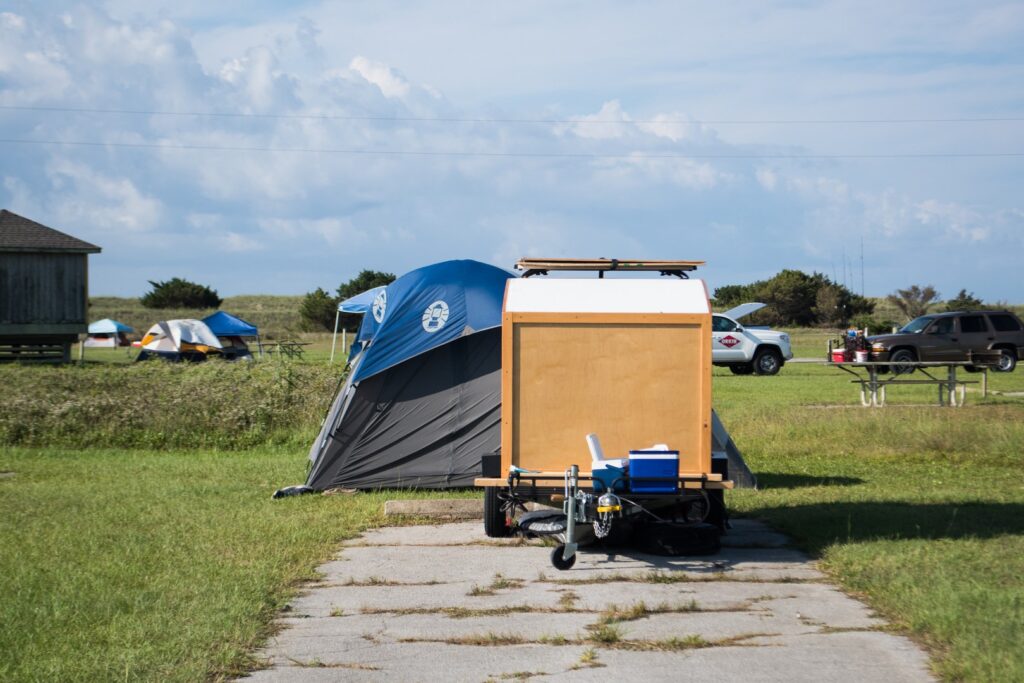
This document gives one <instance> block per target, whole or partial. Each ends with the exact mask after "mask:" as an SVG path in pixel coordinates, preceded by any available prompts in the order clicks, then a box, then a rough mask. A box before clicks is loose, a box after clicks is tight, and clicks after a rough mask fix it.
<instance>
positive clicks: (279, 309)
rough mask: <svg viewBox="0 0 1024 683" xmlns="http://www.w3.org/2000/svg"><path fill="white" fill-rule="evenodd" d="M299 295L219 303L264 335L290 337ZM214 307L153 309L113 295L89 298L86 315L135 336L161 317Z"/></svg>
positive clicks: (298, 324) (199, 314)
mask: <svg viewBox="0 0 1024 683" xmlns="http://www.w3.org/2000/svg"><path fill="white" fill-rule="evenodd" d="M301 305H302V297H301V296H270V295H259V296H255V295H253V296H229V297H227V298H225V299H224V302H223V303H222V304H221V305H220V310H222V311H227V312H229V313H231V314H233V315H236V316H238V317H239V318H242V319H244V320H248V321H249V322H251V323H253V324H254V325H256V327H258V328H259V329H260V333H261V335H262V336H264V337H265V338H267V339H283V338H288V337H294V336H296V335H297V334H299V333H300V332H301V331H303V325H302V319H301V317H300V316H299V306H301ZM214 310H215V309H212V308H211V309H186V308H182V309H176V308H175V309H154V308H146V307H145V306H143V305H142V304H141V303H140V302H139V300H138V299H134V298H127V297H116V296H98V297H92V298H91V299H89V319H90V320H99V319H101V318H113V319H114V320H119V321H121V322H123V323H125V324H126V325H131V326H132V327H134V328H135V336H137V337H141V335H143V334H145V332H146V330H148V329H149V327H150V326H151V325H152V324H153V323H156V322H159V321H161V320H174V319H176V318H197V319H202V318H205V317H206V316H208V315H210V314H211V313H213V312H214Z"/></svg>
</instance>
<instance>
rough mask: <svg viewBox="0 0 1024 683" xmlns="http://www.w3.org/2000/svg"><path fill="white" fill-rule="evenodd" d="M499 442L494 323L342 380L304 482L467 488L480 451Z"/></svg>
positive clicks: (340, 485) (489, 449)
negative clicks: (353, 380)
mask: <svg viewBox="0 0 1024 683" xmlns="http://www.w3.org/2000/svg"><path fill="white" fill-rule="evenodd" d="M352 372H353V374H354V372H355V368H353V370H352ZM500 442H501V329H500V328H493V329H489V330H484V331H482V332H477V333H475V334H470V335H468V336H465V337H461V338H459V339H456V340H455V341H452V342H450V343H448V344H445V345H443V346H440V347H438V348H435V349H432V350H430V351H428V352H426V353H423V354H420V355H418V356H415V357H413V358H410V359H409V360H407V361H405V362H403V363H400V364H399V365H396V366H394V367H392V368H389V369H387V370H385V371H383V372H380V373H378V374H376V375H373V376H371V377H368V378H366V379H364V380H362V381H360V382H359V383H358V384H357V385H352V384H350V383H349V384H346V385H345V387H344V388H343V389H342V390H341V391H340V392H339V393H338V396H337V398H336V399H335V402H334V405H332V406H331V410H330V411H329V413H328V415H327V419H326V421H325V422H324V426H323V428H322V430H321V432H320V436H318V437H317V440H316V442H315V443H314V445H313V449H312V451H311V453H310V456H311V458H312V460H313V466H312V469H311V470H310V473H309V477H308V479H307V481H306V484H307V485H308V486H311V487H312V488H314V489H316V490H321V491H322V490H326V489H332V488H353V489H372V488H403V487H415V488H452V487H459V486H472V485H473V479H474V478H475V477H478V476H480V458H481V456H482V455H484V454H486V453H491V452H494V451H495V450H497V448H498V446H499V444H500Z"/></svg>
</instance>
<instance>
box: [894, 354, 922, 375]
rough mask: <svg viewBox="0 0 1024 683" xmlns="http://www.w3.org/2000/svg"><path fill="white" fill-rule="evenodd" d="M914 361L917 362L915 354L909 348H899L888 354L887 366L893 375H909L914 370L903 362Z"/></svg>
mask: <svg viewBox="0 0 1024 683" xmlns="http://www.w3.org/2000/svg"><path fill="white" fill-rule="evenodd" d="M915 362H917V354H916V353H914V352H913V351H911V350H910V349H900V350H899V351H897V352H896V353H894V354H892V355H891V356H889V367H890V369H892V373H893V374H894V375H909V374H910V373H912V372H913V371H914V368H913V367H908V366H907V365H905V364H906V363H915Z"/></svg>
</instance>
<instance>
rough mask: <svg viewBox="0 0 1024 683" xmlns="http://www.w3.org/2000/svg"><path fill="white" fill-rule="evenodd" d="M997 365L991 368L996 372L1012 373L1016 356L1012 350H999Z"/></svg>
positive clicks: (1015, 363)
mask: <svg viewBox="0 0 1024 683" xmlns="http://www.w3.org/2000/svg"><path fill="white" fill-rule="evenodd" d="M999 352H1000V353H1001V354H1002V355H1000V356H999V365H997V366H995V367H994V368H992V369H993V370H995V371H996V372H1013V370H1014V368H1016V367H1017V354H1016V353H1014V352H1013V350H1012V349H999Z"/></svg>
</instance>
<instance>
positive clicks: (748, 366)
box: [729, 363, 754, 375]
mask: <svg viewBox="0 0 1024 683" xmlns="http://www.w3.org/2000/svg"><path fill="white" fill-rule="evenodd" d="M729 372H731V373H732V374H734V375H752V374H754V364H753V363H740V364H738V365H730V366H729Z"/></svg>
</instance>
